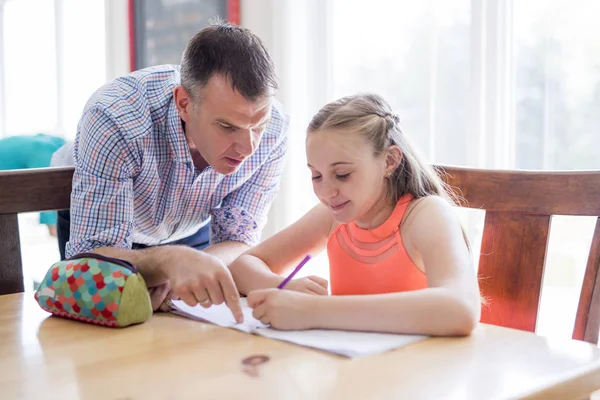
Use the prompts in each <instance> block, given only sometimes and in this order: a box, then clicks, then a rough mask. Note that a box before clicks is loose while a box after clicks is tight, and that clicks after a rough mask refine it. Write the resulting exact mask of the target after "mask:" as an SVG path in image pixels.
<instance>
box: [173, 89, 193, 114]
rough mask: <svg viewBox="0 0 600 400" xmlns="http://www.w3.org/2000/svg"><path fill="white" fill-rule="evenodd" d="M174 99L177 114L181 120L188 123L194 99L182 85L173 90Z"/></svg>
mask: <svg viewBox="0 0 600 400" xmlns="http://www.w3.org/2000/svg"><path fill="white" fill-rule="evenodd" d="M173 99H174V100H175V105H176V106H177V112H178V113H179V118H181V119H182V120H184V121H185V122H188V120H189V114H190V112H191V111H192V98H191V96H190V94H189V93H188V91H187V90H185V88H184V87H183V86H181V85H177V86H175V89H173Z"/></svg>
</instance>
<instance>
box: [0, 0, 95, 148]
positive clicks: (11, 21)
mask: <svg viewBox="0 0 600 400" xmlns="http://www.w3.org/2000/svg"><path fill="white" fill-rule="evenodd" d="M0 7H1V8H2V13H1V15H2V19H1V21H0V24H1V27H2V39H1V42H2V43H1V44H0V49H3V52H2V51H1V50H0V54H3V57H0V60H1V61H2V62H1V65H0V75H2V81H1V82H2V83H3V84H1V85H0V103H1V104H3V112H2V113H0V118H1V120H0V129H1V130H0V137H2V136H12V135H22V134H35V133H40V132H43V133H49V134H54V135H57V136H62V137H65V138H66V139H73V138H74V137H75V134H76V129H77V122H78V121H79V117H80V114H81V111H82V110H83V106H84V105H85V102H86V101H87V99H88V98H89V96H90V95H91V94H92V92H93V91H94V90H96V89H97V88H98V87H99V86H100V85H102V84H103V83H104V82H105V80H106V51H105V30H104V1H103V0H93V1H86V2H81V1H77V0H54V1H48V0H7V1H5V2H4V3H3V4H2V5H0Z"/></svg>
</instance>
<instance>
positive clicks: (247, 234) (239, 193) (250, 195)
mask: <svg viewBox="0 0 600 400" xmlns="http://www.w3.org/2000/svg"><path fill="white" fill-rule="evenodd" d="M287 127H288V123H287V118H286V117H285V115H284V114H283V112H282V111H280V110H278V109H276V108H274V110H273V117H272V120H271V123H270V124H269V126H268V127H267V130H266V131H265V137H263V140H272V141H274V142H275V143H274V145H273V147H272V148H271V149H269V150H268V151H269V154H268V157H267V160H266V162H265V163H264V164H263V165H262V166H260V168H258V170H257V171H256V172H255V173H254V174H253V175H252V177H251V178H250V179H249V180H248V181H247V182H245V183H244V184H243V185H242V186H240V187H239V188H238V189H237V190H235V191H234V192H232V193H230V194H229V195H228V196H226V197H225V199H223V202H222V204H221V207H220V208H217V209H214V210H212V219H211V224H210V227H211V243H212V244H217V243H222V242H240V243H244V244H246V245H247V246H254V245H256V244H257V243H258V242H259V240H260V233H261V230H262V228H263V226H264V225H265V223H266V220H267V214H268V211H269V208H270V206H271V203H272V202H273V199H274V198H275V196H276V194H277V191H278V190H279V182H280V180H281V175H282V173H283V167H284V164H285V157H286V155H287V149H288V141H287V132H286V131H287ZM267 136H269V138H268V139H267ZM261 146H262V143H261ZM258 151H260V149H259V150H258ZM211 247H212V246H211ZM231 254H233V253H231ZM239 254H241V253H239ZM239 254H238V255H239Z"/></svg>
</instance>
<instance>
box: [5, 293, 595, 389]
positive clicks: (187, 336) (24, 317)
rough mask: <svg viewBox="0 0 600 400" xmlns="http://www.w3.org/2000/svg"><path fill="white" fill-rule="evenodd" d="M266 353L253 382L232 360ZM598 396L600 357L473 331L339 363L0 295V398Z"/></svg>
mask: <svg viewBox="0 0 600 400" xmlns="http://www.w3.org/2000/svg"><path fill="white" fill-rule="evenodd" d="M254 354H266V355H268V356H269V357H270V361H268V362H267V363H266V364H264V365H262V366H260V367H258V376H254V377H253V376H251V374H247V373H245V372H243V371H242V365H241V360H242V359H243V358H245V357H247V356H250V355H254ZM598 388H600V349H598V348H597V347H596V346H592V345H590V344H588V343H584V342H577V341H552V340H548V339H545V338H543V337H539V336H536V335H534V334H531V333H527V332H521V331H516V330H511V329H506V328H500V327H495V326H490V325H480V326H479V327H478V328H477V329H476V331H475V332H474V333H473V335H472V336H471V337H468V338H432V339H428V340H425V341H422V342H419V343H416V344H413V345H410V346H407V347H405V348H402V349H399V350H395V351H392V352H388V353H385V354H381V355H377V356H372V357H366V358H361V359H355V360H350V359H346V358H343V357H339V356H334V355H330V354H328V353H324V352H320V351H316V350H312V349H308V348H304V347H300V346H296V345H292V344H288V343H284V342H279V341H273V340H269V339H266V338H262V337H258V336H254V335H248V334H245V333H241V332H238V331H235V330H232V329H225V328H220V327H217V326H213V325H210V324H204V323H201V322H197V321H193V320H188V319H185V318H182V317H177V316H174V315H166V314H155V315H154V316H153V317H152V318H151V320H150V321H148V322H147V323H145V324H142V325H138V326H134V327H129V328H125V329H111V328H103V327H96V326H92V325H87V324H84V323H80V322H72V321H69V320H65V319H61V318H57V317H49V314H47V313H46V312H44V311H42V310H41V309H40V308H39V307H38V306H37V304H36V303H35V301H34V300H33V296H32V294H31V293H26V294H24V295H23V294H17V295H7V296H0V398H1V399H15V398H24V399H36V400H37V399H40V398H47V399H78V398H81V399H185V398H193V399H239V398H249V399H284V400H285V399H440V398H444V399H477V400H481V399H488V398H520V397H526V398H543V399H551V398H556V399H570V398H573V399H578V398H585V397H586V396H589V394H590V393H591V392H593V391H594V390H596V389H598Z"/></svg>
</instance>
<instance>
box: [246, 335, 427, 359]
mask: <svg viewBox="0 0 600 400" xmlns="http://www.w3.org/2000/svg"><path fill="white" fill-rule="evenodd" d="M254 333H256V334H257V335H260V336H264V337H267V338H271V339H276V340H283V341H286V342H290V343H295V344H299V345H302V346H308V347H314V348H317V349H321V350H325V351H328V352H331V353H335V354H340V355H342V356H346V357H351V358H354V357H363V356H368V355H372V354H378V353H383V352H384V351H388V350H392V349H397V348H400V347H403V346H406V345H408V344H411V343H414V342H418V341H420V340H423V339H427V336H421V335H398V334H391V333H372V332H351V331H338V330H324V329H309V330H301V331H279V330H275V329H263V328H261V329H258V330H257V331H256V332H254Z"/></svg>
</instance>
